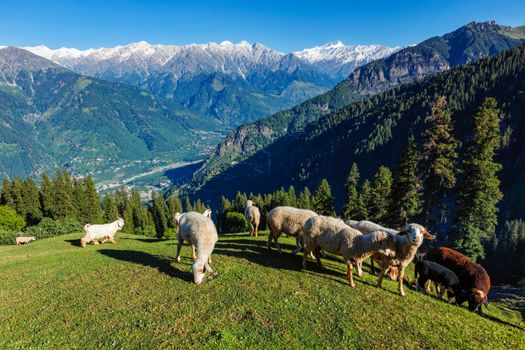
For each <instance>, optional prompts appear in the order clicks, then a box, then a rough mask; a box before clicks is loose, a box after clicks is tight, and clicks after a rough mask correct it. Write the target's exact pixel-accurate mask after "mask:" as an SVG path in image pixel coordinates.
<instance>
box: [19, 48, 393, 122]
mask: <svg viewBox="0 0 525 350" xmlns="http://www.w3.org/2000/svg"><path fill="white" fill-rule="evenodd" d="M27 49H28V50H30V51H32V52H33V53H35V54H37V55H41V56H43V57H46V58H48V59H50V60H52V61H53V62H55V63H58V64H60V65H62V66H64V67H67V68H69V69H71V70H73V71H75V72H77V73H80V74H83V75H87V76H93V77H97V78H101V79H104V80H108V81H112V82H122V83H126V84H129V85H133V86H136V87H139V88H141V89H144V90H146V91H148V92H150V93H152V94H154V95H158V96H161V97H165V98H168V99H173V100H174V101H175V102H176V103H178V104H179V105H181V106H183V107H185V108H188V109H189V110H191V111H193V112H196V113H199V114H203V115H207V116H209V117H212V118H215V119H216V120H219V121H220V122H221V123H223V124H224V125H225V126H226V127H228V128H232V127H235V126H238V125H240V124H244V123H247V122H251V121H253V120H256V119H259V118H261V117H263V116H265V115H269V114H272V113H275V112H277V111H279V110H282V109H284V108H290V107H292V106H294V105H296V104H297V103H300V102H302V101H304V100H306V99H308V98H310V97H313V96H316V95H319V94H321V93H323V92H325V91H327V90H329V89H330V88H332V87H333V86H334V85H335V84H336V83H337V82H339V81H340V80H342V79H344V78H346V77H347V76H348V73H349V72H351V71H352V70H353V69H354V68H355V67H357V66H360V65H362V64H365V63H368V62H370V61H371V60H373V59H377V58H382V57H385V56H387V55H389V54H391V53H392V52H394V51H395V50H396V49H397V48H394V49H392V48H389V47H385V46H381V45H359V46H346V45H344V44H342V43H338V45H337V47H332V46H324V47H321V48H313V49H307V50H304V51H302V52H296V53H288V54H285V53H281V52H278V51H276V50H273V49H271V48H268V47H266V46H264V45H262V44H259V43H254V44H250V43H247V42H245V41H243V42H240V43H238V44H233V43H231V42H229V41H224V42H222V43H208V44H193V45H184V46H175V45H151V44H148V43H146V42H138V43H132V44H129V45H125V46H116V47H113V48H100V49H89V50H84V51H81V50H77V49H67V48H62V49H57V50H51V49H49V48H47V47H45V46H37V47H28V48H27Z"/></svg>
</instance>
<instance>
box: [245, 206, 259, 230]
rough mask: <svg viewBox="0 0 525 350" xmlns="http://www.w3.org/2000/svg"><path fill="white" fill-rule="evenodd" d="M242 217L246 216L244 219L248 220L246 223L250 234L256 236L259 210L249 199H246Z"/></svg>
mask: <svg viewBox="0 0 525 350" xmlns="http://www.w3.org/2000/svg"><path fill="white" fill-rule="evenodd" d="M244 217H246V221H248V224H249V225H250V236H255V237H257V233H258V229H259V223H260V221H261V213H260V212H259V208H257V207H256V206H255V205H253V202H252V201H251V200H247V201H246V209H245V210H244Z"/></svg>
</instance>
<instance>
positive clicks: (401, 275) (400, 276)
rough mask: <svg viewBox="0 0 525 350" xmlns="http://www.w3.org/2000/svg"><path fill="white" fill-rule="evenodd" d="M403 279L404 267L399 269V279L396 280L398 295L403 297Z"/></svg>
mask: <svg viewBox="0 0 525 350" xmlns="http://www.w3.org/2000/svg"><path fill="white" fill-rule="evenodd" d="M404 277H405V267H404V266H403V267H401V269H400V271H399V277H398V278H397V279H398V280H399V287H398V289H399V294H400V295H401V296H402V297H404V296H405V291H404V290H403V278H404Z"/></svg>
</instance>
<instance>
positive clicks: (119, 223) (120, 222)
mask: <svg viewBox="0 0 525 350" xmlns="http://www.w3.org/2000/svg"><path fill="white" fill-rule="evenodd" d="M117 227H118V229H119V230H122V228H123V227H124V219H122V218H118V219H117Z"/></svg>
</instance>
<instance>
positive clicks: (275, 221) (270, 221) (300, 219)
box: [266, 207, 317, 253]
mask: <svg viewBox="0 0 525 350" xmlns="http://www.w3.org/2000/svg"><path fill="white" fill-rule="evenodd" d="M313 216H317V214H316V213H315V212H313V211H311V210H306V209H297V208H293V207H275V208H273V209H272V210H270V212H269V213H268V216H267V219H266V221H267V226H268V228H269V229H270V234H269V235H268V249H271V248H270V244H271V242H272V238H273V240H274V242H275V247H276V248H277V250H278V251H279V253H281V246H280V245H279V242H278V241H277V240H278V239H279V236H280V235H281V233H282V232H284V233H286V235H288V236H294V237H296V242H297V247H298V249H296V250H295V251H294V253H297V252H298V251H300V250H301V247H302V244H301V241H302V237H301V230H302V228H303V225H304V223H305V222H306V220H308V219H309V218H311V217H313Z"/></svg>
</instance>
